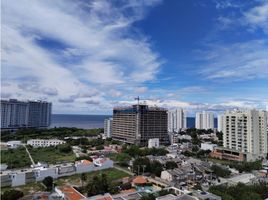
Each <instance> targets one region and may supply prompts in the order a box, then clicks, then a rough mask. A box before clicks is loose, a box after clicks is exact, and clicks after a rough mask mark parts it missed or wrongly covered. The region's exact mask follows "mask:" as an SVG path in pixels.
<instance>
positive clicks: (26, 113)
mask: <svg viewBox="0 0 268 200" xmlns="http://www.w3.org/2000/svg"><path fill="white" fill-rule="evenodd" d="M51 109H52V104H51V103H49V102H46V101H18V100H16V99H10V100H1V129H18V128H27V127H32V128H39V127H48V126H50V122H51Z"/></svg>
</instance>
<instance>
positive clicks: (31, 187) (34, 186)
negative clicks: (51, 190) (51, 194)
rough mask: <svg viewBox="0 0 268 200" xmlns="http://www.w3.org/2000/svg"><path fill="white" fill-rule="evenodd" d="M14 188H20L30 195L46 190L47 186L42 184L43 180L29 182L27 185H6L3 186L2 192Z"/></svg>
mask: <svg viewBox="0 0 268 200" xmlns="http://www.w3.org/2000/svg"><path fill="white" fill-rule="evenodd" d="M12 189H14V190H19V191H21V192H23V194H24V195H30V194H33V193H36V192H41V191H45V187H44V186H43V185H42V184H41V182H38V183H28V184H27V185H22V186H17V187H4V188H1V194H3V193H4V192H6V191H9V190H12ZM1 199H2V198H1Z"/></svg>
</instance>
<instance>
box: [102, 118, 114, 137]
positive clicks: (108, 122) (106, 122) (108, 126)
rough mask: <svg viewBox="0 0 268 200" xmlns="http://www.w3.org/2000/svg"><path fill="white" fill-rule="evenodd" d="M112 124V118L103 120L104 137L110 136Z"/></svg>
mask: <svg viewBox="0 0 268 200" xmlns="http://www.w3.org/2000/svg"><path fill="white" fill-rule="evenodd" d="M112 124H113V118H109V119H105V120H104V135H105V137H106V138H110V137H112Z"/></svg>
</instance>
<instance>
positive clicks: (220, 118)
mask: <svg viewBox="0 0 268 200" xmlns="http://www.w3.org/2000/svg"><path fill="white" fill-rule="evenodd" d="M217 119H218V120H217V121H218V128H217V129H218V131H222V130H223V114H219V115H218V118H217Z"/></svg>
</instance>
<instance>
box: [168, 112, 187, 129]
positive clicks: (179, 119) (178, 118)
mask: <svg viewBox="0 0 268 200" xmlns="http://www.w3.org/2000/svg"><path fill="white" fill-rule="evenodd" d="M186 117H187V114H186V111H185V110H183V109H177V110H171V111H168V131H169V132H179V131H180V130H181V129H186V128H187V120H186Z"/></svg>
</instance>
